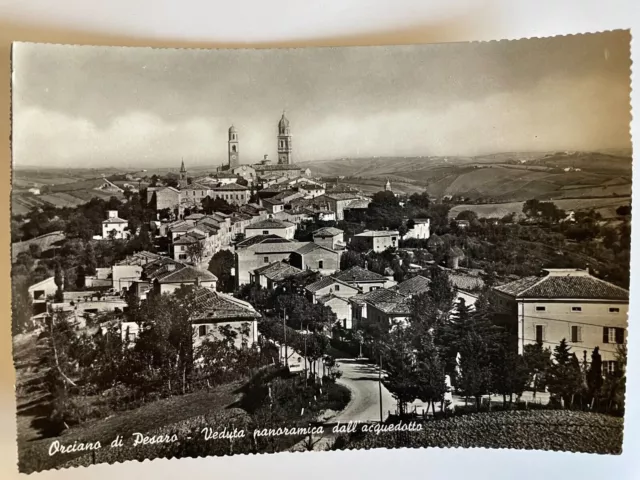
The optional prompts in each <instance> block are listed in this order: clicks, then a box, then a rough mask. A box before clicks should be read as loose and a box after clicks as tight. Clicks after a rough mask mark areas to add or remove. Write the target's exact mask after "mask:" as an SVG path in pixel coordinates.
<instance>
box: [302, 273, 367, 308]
mask: <svg viewBox="0 0 640 480" xmlns="http://www.w3.org/2000/svg"><path fill="white" fill-rule="evenodd" d="M358 293H360V290H358V287H356V286H355V285H350V284H348V283H345V282H343V281H341V280H337V279H335V278H334V277H324V278H321V279H320V280H318V281H317V282H313V283H311V284H309V285H307V286H306V287H305V295H306V297H307V298H308V299H309V301H311V302H313V303H317V301H318V299H319V298H321V297H324V296H326V295H329V294H333V295H335V296H337V297H342V298H347V299H348V298H351V297H353V296H354V295H357V294H358Z"/></svg>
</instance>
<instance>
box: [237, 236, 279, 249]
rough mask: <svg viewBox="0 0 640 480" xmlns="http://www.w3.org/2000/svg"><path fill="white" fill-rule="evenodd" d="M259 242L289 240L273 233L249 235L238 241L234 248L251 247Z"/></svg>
mask: <svg viewBox="0 0 640 480" xmlns="http://www.w3.org/2000/svg"><path fill="white" fill-rule="evenodd" d="M259 243H291V240H287V239H286V238H282V237H281V236H279V235H275V234H270V235H254V236H253V237H249V238H247V239H245V240H242V241H241V242H239V243H238V244H237V245H236V248H247V247H252V246H254V245H257V244H259Z"/></svg>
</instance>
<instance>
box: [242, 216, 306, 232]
mask: <svg viewBox="0 0 640 480" xmlns="http://www.w3.org/2000/svg"><path fill="white" fill-rule="evenodd" d="M294 226H295V224H293V223H291V222H286V221H284V220H277V219H275V218H273V219H267V220H262V221H261V222H256V223H254V224H253V225H249V226H248V227H247V228H251V229H258V230H261V229H265V228H267V229H268V228H288V227H294Z"/></svg>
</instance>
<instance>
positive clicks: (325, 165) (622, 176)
mask: <svg viewBox="0 0 640 480" xmlns="http://www.w3.org/2000/svg"><path fill="white" fill-rule="evenodd" d="M304 165H305V166H307V167H309V168H311V170H312V172H313V174H314V175H318V176H325V177H335V176H344V177H356V178H346V179H345V180H344V181H345V183H352V182H353V183H356V184H357V183H358V181H362V180H361V179H376V180H377V182H378V183H379V184H380V185H381V186H382V185H383V183H384V180H385V179H386V178H389V179H391V181H392V184H393V182H394V181H395V182H400V184H402V183H408V184H411V187H412V190H413V189H415V188H416V187H421V188H424V189H426V190H427V191H428V192H429V193H430V194H431V195H436V196H442V195H464V196H468V197H471V198H477V197H491V198H494V199H495V200H496V201H521V200H527V199H529V198H541V199H548V198H586V197H599V196H612V195H619V196H626V195H630V193H631V155H630V153H629V155H628V156H621V155H613V154H611V153H601V152H542V153H529V152H525V153H499V154H493V155H483V156H478V157H375V158H355V159H340V160H328V161H320V162H308V163H306V164H304ZM359 179H360V180H359ZM366 183H368V182H366ZM400 189H401V190H402V188H400Z"/></svg>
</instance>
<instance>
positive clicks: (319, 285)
mask: <svg viewBox="0 0 640 480" xmlns="http://www.w3.org/2000/svg"><path fill="white" fill-rule="evenodd" d="M334 283H339V284H341V285H344V286H346V287H349V288H352V289H354V290H357V289H356V287H354V286H352V285H349V284H348V283H345V282H343V281H341V280H337V279H336V278H334V277H323V278H321V279H320V280H318V281H317V282H313V283H312V284H310V285H307V286H306V287H305V290H307V291H308V292H311V293H313V292H317V291H318V290H322V289H323V288H326V287H328V286H329V285H333V284H334Z"/></svg>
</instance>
